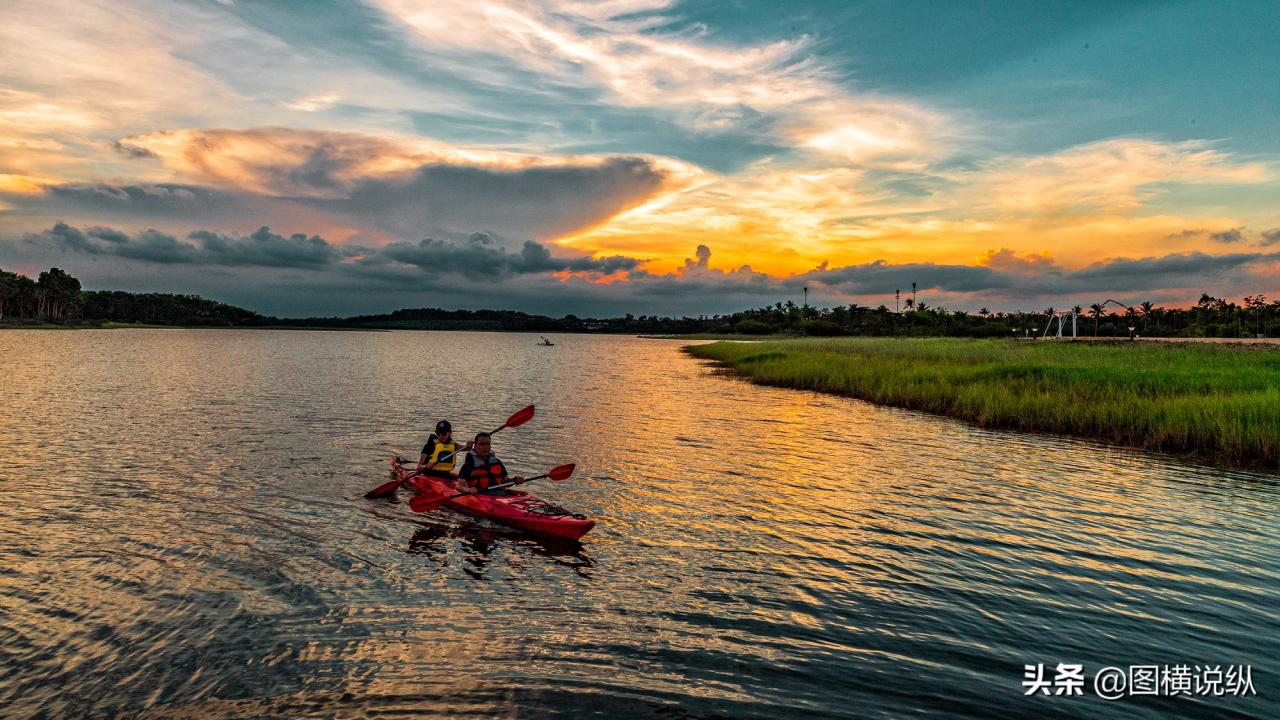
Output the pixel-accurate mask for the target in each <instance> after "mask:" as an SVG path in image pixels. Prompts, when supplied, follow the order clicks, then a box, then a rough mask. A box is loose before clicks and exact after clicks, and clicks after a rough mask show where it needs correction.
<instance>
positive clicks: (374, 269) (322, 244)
mask: <svg viewBox="0 0 1280 720" xmlns="http://www.w3.org/2000/svg"><path fill="white" fill-rule="evenodd" d="M25 240H26V242H27V244H29V245H34V246H44V247H50V248H55V249H58V250H64V251H70V252H78V253H85V254H89V255H112V256H115V257H122V258H129V259H133V260H143V261H147V262H155V263H165V264H173V263H185V264H193V265H220V266H225V267H275V268H296V269H306V270H321V269H326V268H334V267H336V266H339V265H340V264H342V267H343V268H344V269H349V270H350V271H352V272H356V273H365V274H369V275H370V276H377V277H382V278H385V279H398V280H404V281H413V280H414V276H416V277H418V278H420V277H421V275H422V274H423V273H425V274H427V275H429V276H440V275H451V274H452V275H461V276H466V277H471V278H481V277H509V276H512V275H533V274H550V273H558V272H579V273H588V274H599V275H608V274H611V273H614V272H617V271H619V270H633V269H635V268H636V267H638V266H639V264H640V263H639V261H638V260H636V259H634V258H629V257H623V256H610V257H602V258H591V257H556V256H553V255H552V254H551V251H550V250H548V249H547V247H546V246H544V245H542V244H541V243H537V242H534V241H532V240H529V241H526V242H525V243H524V245H523V246H521V248H520V250H519V251H518V252H509V251H507V250H506V249H504V248H502V247H499V246H497V245H496V244H495V241H494V239H493V238H492V237H491V236H489V235H488V234H484V233H474V234H472V236H471V237H469V238H468V240H467V241H466V242H453V241H451V240H435V239H432V238H427V239H425V240H422V241H420V242H417V243H408V242H395V243H391V244H389V245H387V246H385V247H382V248H373V247H362V246H339V245H335V244H333V243H330V242H329V241H327V240H325V239H324V238H322V237H320V236H319V235H311V236H308V235H305V234H302V233H297V234H294V235H289V236H285V235H281V234H278V233H274V232H271V229H270V228H268V227H261V228H258V229H257V230H255V231H254V232H252V233H250V234H248V235H241V234H238V233H224V232H216V231H213V230H196V231H193V232H191V233H190V234H188V235H187V237H186V239H185V240H179V239H178V238H177V237H175V236H172V235H168V234H166V233H163V232H160V231H158V230H145V231H142V232H140V233H138V234H136V235H130V234H128V233H125V232H122V231H120V230H116V229H114V228H109V227H89V228H85V229H83V230H81V229H79V228H76V227H73V226H71V225H68V224H67V223H63V222H59V223H56V224H55V225H54V226H53V227H52V228H50V229H48V230H46V231H44V232H42V233H33V234H29V235H27V236H26V238H25ZM346 259H350V260H351V262H349V263H345V264H343V261H344V260H346ZM396 265H398V266H400V267H399V268H397V267H396ZM403 266H409V267H408V268H406V267H403ZM410 268H412V270H413V274H412V275H409V274H405V273H404V272H400V270H409V269H410Z"/></svg>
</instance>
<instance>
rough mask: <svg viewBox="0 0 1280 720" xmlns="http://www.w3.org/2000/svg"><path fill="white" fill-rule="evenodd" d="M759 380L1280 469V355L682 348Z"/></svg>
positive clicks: (912, 343) (983, 343)
mask: <svg viewBox="0 0 1280 720" xmlns="http://www.w3.org/2000/svg"><path fill="white" fill-rule="evenodd" d="M686 350H687V351H688V352H689V353H691V354H692V355H694V356H696V357H700V358H706V359H711V360H716V361H718V362H719V363H721V364H723V365H724V366H725V367H727V368H730V369H731V370H732V371H734V372H735V373H738V374H741V375H743V376H744V377H747V378H750V379H751V380H752V381H754V382H757V383H760V384H763V385H775V386H780V387H790V388H799V389H805V390H817V391H821V392H829V393H836V394H840V395H849V396H852V397H856V398H861V399H863V400H868V401H870V402H875V403H881V404H884V405H893V406H895V407H903V408H911V409H915V410H924V411H926V412H933V413H939V414H942V415H949V416H951V417H956V418H961V419H964V420H968V421H971V422H974V423H977V424H978V425H981V426H983V427H991V428H1009V429H1017V430H1026V431H1037V432H1053V433H1064V434H1069V435H1079V436H1085V437H1092V438H1099V439H1102V440H1107V441H1110V442H1115V443H1120V444H1124V445H1132V446H1137V447H1142V448H1148V449H1152V450H1161V451H1167V452H1174V453H1188V454H1193V455H1196V456H1199V457H1202V458H1204V459H1209V460H1213V461H1216V462H1220V463H1225V464H1229V465H1236V466H1242V467H1251V468H1267V469H1269V470H1273V471H1274V470H1275V469H1276V468H1277V467H1280V352H1276V351H1272V350H1257V349H1244V348H1239V347H1228V346H1221V345H1191V344H1168V345H1165V344H1159V345H1156V344H1146V343H1127V342H1121V343H1083V342H1081V343H1072V342H1049V341H1039V342H1025V341H1022V342H1019V341H1013V340H963V339H946V338H939V339H887V338H839V339H809V340H803V339H799V340H781V341H767V342H760V343H728V342H717V343H712V344H709V345H695V346H690V347H688V348H686Z"/></svg>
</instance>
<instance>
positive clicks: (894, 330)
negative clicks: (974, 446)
mask: <svg viewBox="0 0 1280 720" xmlns="http://www.w3.org/2000/svg"><path fill="white" fill-rule="evenodd" d="M1112 305H1114V306H1115V307H1116V309H1114V310H1112V309H1109V308H1110V307H1111V306H1112ZM1072 311H1074V313H1075V315H1076V318H1075V325H1076V331H1077V332H1078V333H1079V335H1080V336H1084V337H1088V336H1094V337H1129V336H1131V335H1145V336H1152V337H1253V336H1254V335H1255V334H1263V335H1267V336H1270V335H1271V334H1272V333H1273V332H1275V331H1276V330H1280V328H1278V327H1276V326H1277V320H1280V300H1277V301H1270V302H1268V300H1267V298H1266V297H1265V296H1263V295H1250V296H1247V297H1245V298H1244V302H1243V303H1242V304H1237V303H1234V302H1229V301H1227V300H1226V299H1223V298H1217V297H1213V296H1211V295H1208V294H1205V295H1202V296H1201V298H1200V300H1199V302H1197V303H1196V304H1195V305H1193V306H1191V307H1189V308H1162V307H1157V306H1156V305H1154V304H1153V303H1151V302H1149V301H1148V302H1142V303H1139V304H1137V305H1134V306H1128V305H1123V304H1121V303H1118V302H1116V301H1114V300H1106V301H1102V302H1099V303H1094V304H1092V305H1090V306H1089V307H1088V308H1085V307H1082V306H1075V307H1074V308H1067V309H1066V314H1065V315H1064V312H1063V309H1061V308H1052V307H1049V308H1044V309H1043V310H1039V311H1032V312H1022V311H1017V312H991V311H989V310H988V309H987V308H981V309H979V310H978V311H977V312H976V313H970V312H966V311H963V310H948V309H946V308H943V307H931V306H929V305H928V304H927V303H925V302H915V301H914V300H909V301H908V302H907V307H906V310H905V311H901V312H899V311H897V310H890V309H889V308H887V307H885V306H884V305H880V306H878V307H870V306H865V305H858V304H851V305H837V306H835V307H821V308H820V307H809V306H798V305H796V304H795V303H794V302H791V301H787V302H778V303H774V304H773V305H767V306H764V307H760V308H754V309H750V310H743V311H741V312H737V313H732V314H729V315H711V316H706V315H701V316H698V317H687V316H686V317H679V318H675V317H663V316H657V315H640V316H639V317H636V316H634V315H632V314H630V313H628V314H627V315H625V316H623V317H616V318H605V319H596V318H579V317H577V316H576V315H565V316H564V317H560V318H553V317H548V316H545V315H531V314H528V313H523V312H518V311H514V310H443V309H438V308H411V309H403V310H397V311H395V312H392V313H386V314H381V315H356V316H352V317H327V318H318V317H313V318H302V319H297V318H276V317H271V316H265V315H261V314H259V313H256V312H253V311H252V310H246V309H244V308H240V307H236V306H234V305H227V304H225V303H220V302H216V301H213V300H206V299H204V298H202V297H200V296H198V295H181V294H171V293H130V292H122V291H118V290H97V291H95V290H82V289H81V286H80V281H79V280H77V279H76V278H75V277H73V276H71V275H70V274H68V273H66V272H65V271H63V270H60V269H58V268H50V269H49V270H46V271H44V272H42V273H40V275H39V277H38V278H37V279H36V280H32V279H30V278H28V277H26V276H25V275H21V274H19V273H14V272H9V271H6V270H3V269H0V323H5V324H10V325H13V324H19V325H20V324H24V323H40V322H54V323H67V324H89V325H94V324H101V323H103V322H121V323H143V324H151V325H182V326H223V327H263V326H275V327H300V328H326V327H334V328H337V327H341V328H370V329H375V328H377V329H415V330H503V331H515V332H520V331H523V332H603V333H629V334H655V335H657V334H690V333H701V334H724V335H755V336H759V335H812V336H835V335H871V336H876V335H879V336H930V335H936V336H951V337H1011V336H1018V337H1024V336H1030V335H1040V334H1042V333H1044V332H1045V331H1046V329H1047V330H1048V332H1049V333H1050V334H1056V330H1057V322H1058V320H1057V319H1056V318H1059V317H1060V316H1061V322H1062V323H1063V326H1064V331H1063V334H1064V335H1070V334H1071V319H1070V313H1071V312H1072Z"/></svg>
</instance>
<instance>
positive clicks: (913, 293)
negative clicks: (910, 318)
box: [911, 283, 916, 310]
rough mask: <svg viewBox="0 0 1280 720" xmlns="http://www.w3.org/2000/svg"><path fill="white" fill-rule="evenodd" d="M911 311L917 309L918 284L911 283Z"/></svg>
mask: <svg viewBox="0 0 1280 720" xmlns="http://www.w3.org/2000/svg"><path fill="white" fill-rule="evenodd" d="M911 309H912V310H915V309H916V284H915V283H911Z"/></svg>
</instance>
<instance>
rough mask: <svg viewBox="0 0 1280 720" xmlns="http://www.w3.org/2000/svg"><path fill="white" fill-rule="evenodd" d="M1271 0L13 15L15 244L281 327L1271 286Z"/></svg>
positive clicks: (4, 45)
mask: <svg viewBox="0 0 1280 720" xmlns="http://www.w3.org/2000/svg"><path fill="white" fill-rule="evenodd" d="M1277 27H1280V9H1277V6H1276V4H1275V3H1274V2H1273V1H1272V0H1263V1H1260V2H1253V3H1251V2H1221V3H1210V2H1073V3H1067V2H1058V3H1032V2H1021V1H1011V2H997V1H994V0H993V1H990V2H972V3H950V2H905V1H900V0H893V1H888V0H886V1H875V2H871V1H864V2H843V1H842V2H829V3H822V2H790V3H773V2H754V1H752V2H748V1H746V0H741V1H737V2H698V3H678V2H663V1H661V0H608V1H605V2H594V3H593V2H574V1H569V0H548V1H546V2H523V1H517V0H510V1H508V0H497V1H492V2H485V1H483V0H421V1H419V0H368V1H367V2H356V1H354V0H350V1H341V2H324V1H322V0H307V1H305V2H265V1H263V2H258V1H249V0H235V1H234V2H233V1H232V0H223V1H221V2H216V1H214V0H209V1H207V2H173V1H172V0H165V1H163V2H140V1H136V0H134V1H129V2H122V1H116V2H110V3H102V4H98V3H94V2H84V1H83V0H77V1H75V2H65V3H64V2H8V3H4V4H3V5H0V267H2V268H4V269H7V270H16V271H18V272H23V273H27V274H31V275H34V274H36V273H38V272H39V271H40V270H42V269H45V268H47V267H49V266H51V265H52V266H58V267H61V268H63V269H65V270H67V271H68V272H70V273H72V274H73V275H75V276H77V277H79V278H80V279H81V280H82V282H83V283H84V285H85V287H86V288H89V289H124V290H135V291H144V290H145V291H162V292H183V293H199V294H202V295H204V296H206V297H210V298H214V299H218V300H222V301H226V302H231V303H234V304H238V305H242V306H245V307H249V308H251V309H254V310H258V311H260V312H264V313H269V314H278V315H291V316H294V315H313V314H322V315H332V314H338V315H346V314H355V313H365V312H383V311H389V310H393V309H396V308H400V307H421V306H442V307H449V308H472V309H474V308H482V307H488V308H512V309H519V310H525V311H529V312H541V313H549V314H555V315H560V314H564V313H569V312H573V313H577V314H579V315H592V316H606V315H617V314H621V313H624V312H633V313H635V314H648V313H660V314H692V315H697V314H703V313H706V314H710V313H719V312H732V311H736V310H741V309H745V308H748V307H754V306H759V305H762V304H766V303H767V304H772V303H774V302H777V301H785V300H794V301H796V302H799V301H800V298H801V288H803V287H805V286H808V287H809V290H810V293H809V299H810V301H811V302H813V303H816V304H820V305H831V304H836V303H850V302H857V303H860V304H870V305H879V304H887V305H889V306H890V307H892V306H893V294H894V290H895V289H903V290H909V288H910V287H911V283H912V282H916V283H917V284H918V287H919V288H920V290H919V293H920V298H921V299H922V300H925V301H926V302H928V303H929V304H931V305H939V304H940V305H945V306H947V307H952V308H962V309H976V308H978V307H983V306H985V307H989V308H991V309H993V310H995V309H1001V310H1013V309H1028V310H1029V309H1038V308H1043V307H1044V306H1045V305H1056V306H1059V307H1062V306H1068V305H1073V304H1081V305H1088V304H1090V303H1093V302H1099V301H1101V300H1103V299H1104V298H1108V297H1112V298H1116V299H1119V300H1122V301H1125V302H1129V303H1136V302H1141V301H1143V300H1151V301H1153V302H1155V303H1156V304H1158V305H1178V304H1186V303H1187V302H1193V301H1194V300H1195V299H1196V298H1198V297H1199V296H1200V294H1201V293H1202V292H1209V293H1211V294H1214V295H1219V296H1226V297H1229V298H1232V299H1238V298H1240V297H1241V296H1242V295H1245V294H1254V293H1259V292H1261V293H1266V294H1268V295H1269V296H1272V297H1274V296H1277V295H1280V273H1278V272H1277V270H1280V113H1278V111H1277V108H1280V82H1278V81H1277V78H1278V77H1280V48H1278V47H1277V40H1276V29H1277Z"/></svg>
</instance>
